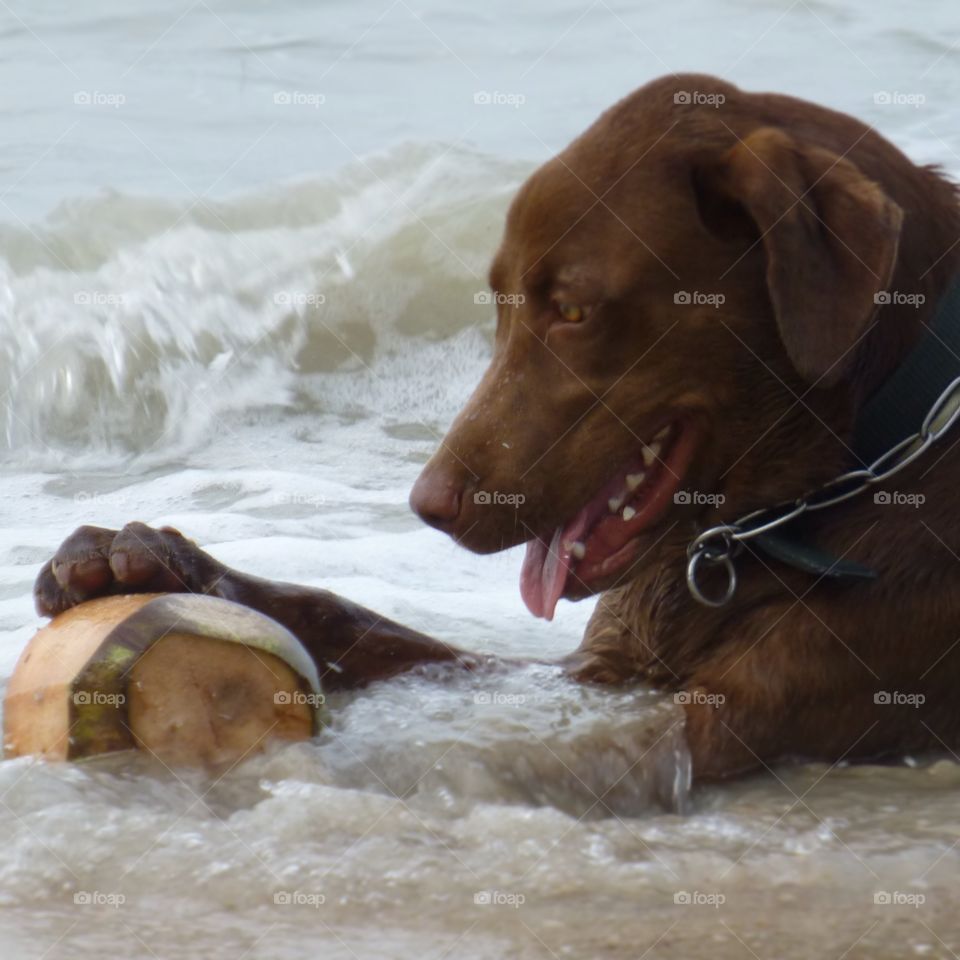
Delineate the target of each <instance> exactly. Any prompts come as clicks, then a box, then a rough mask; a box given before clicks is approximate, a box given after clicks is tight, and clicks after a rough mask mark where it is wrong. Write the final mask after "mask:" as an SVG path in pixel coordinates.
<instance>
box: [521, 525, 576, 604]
mask: <svg viewBox="0 0 960 960" xmlns="http://www.w3.org/2000/svg"><path fill="white" fill-rule="evenodd" d="M562 541H563V528H562V527H557V530H556V532H555V533H554V535H553V539H552V540H551V541H550V544H549V546H548V545H547V543H546V541H544V540H540V539H539V538H538V539H536V540H531V541H530V542H529V543H528V544H527V553H526V556H524V558H523V568H522V569H521V571H520V596H522V597H523V602H524V603H525V604H526V605H527V609H528V610H529V611H530V612H531V613H532V614H533V615H534V616H535V617H543V619H544V620H552V619H553V612H554V610H555V609H556V607H557V601H558V600H559V599H560V594H562V593H563V588H564V586H566V583H567V573H568V572H569V571H570V554H569V553H568V552H567V551H566V550H564V551H563V552H561V547H562Z"/></svg>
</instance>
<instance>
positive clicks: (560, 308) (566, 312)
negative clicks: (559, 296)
mask: <svg viewBox="0 0 960 960" xmlns="http://www.w3.org/2000/svg"><path fill="white" fill-rule="evenodd" d="M557 313H559V314H560V316H561V317H562V318H563V319H564V320H565V321H566V322H567V323H580V321H581V320H583V317H584V310H583V307H581V306H580V304H579V303H558V304H557Z"/></svg>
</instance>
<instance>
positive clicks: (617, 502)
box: [607, 497, 623, 513]
mask: <svg viewBox="0 0 960 960" xmlns="http://www.w3.org/2000/svg"><path fill="white" fill-rule="evenodd" d="M607 506H608V507H609V508H610V512H611V513H617V512H618V511H619V510H620V508H621V507H622V506H623V498H622V497H611V498H610V499H609V500H608V501H607Z"/></svg>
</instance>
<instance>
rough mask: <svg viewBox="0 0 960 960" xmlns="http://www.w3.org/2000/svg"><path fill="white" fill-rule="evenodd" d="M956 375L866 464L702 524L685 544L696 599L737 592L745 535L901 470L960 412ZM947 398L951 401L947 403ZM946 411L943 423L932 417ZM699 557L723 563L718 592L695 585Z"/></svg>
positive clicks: (717, 601)
mask: <svg viewBox="0 0 960 960" xmlns="http://www.w3.org/2000/svg"><path fill="white" fill-rule="evenodd" d="M958 393H960V377H957V378H956V379H955V380H953V381H952V382H951V383H950V385H949V386H948V387H947V388H946V389H945V390H944V391H943V393H941V394H940V396H939V397H938V398H937V399H936V401H935V402H934V404H933V406H932V407H931V408H930V410H929V411H928V412H927V415H926V416H925V417H924V418H923V423H922V424H921V426H920V429H919V430H918V431H917V432H916V433H914V434H913V435H912V436H909V437H905V438H904V439H903V440H901V441H900V442H899V443H897V444H896V445H894V446H893V447H891V448H890V449H889V450H887V452H886V453H884V454H882V455H881V456H879V457H877V459H876V460H874V462H873V463H871V464H870V466H869V467H865V468H863V469H860V470H850V471H849V472H847V473H844V474H841V475H840V476H839V477H834V479H833V480H830V481H828V482H827V483H825V484H824V485H823V486H822V487H819V488H818V489H816V490H813V491H811V492H810V493H808V494H805V495H804V496H802V497H800V498H799V499H797V500H788V501H784V502H783V503H779V504H777V505H776V506H773V507H763V508H761V509H760V510H754V511H752V512H751V513H748V514H745V515H744V516H742V517H740V519H739V520H735V521H733V522H732V523H724V524H720V525H718V526H716V527H710V528H709V529H708V530H704V531H703V533H701V534H700V535H699V536H697V537H696V539H694V540H693V541H691V543H690V546H688V547H687V587H688V588H689V590H690V593H691V594H692V595H693V597H694V599H695V600H698V601H699V602H700V603H702V604H705V605H706V606H708V607H722V606H723V605H724V604H725V603H727V602H728V601H729V600H730V599H731V598H732V597H733V595H734V594H735V593H736V592H737V571H736V567H735V565H734V563H733V560H734V557H736V556H737V555H738V554H739V553H740V552H741V551H742V550H743V544H744V542H746V541H749V540H752V539H753V538H754V537H758V536H760V534H762V533H767V532H769V531H770V530H776V529H777V528H778V527H782V526H783V525H784V524H787V523H790V522H791V521H792V520H796V519H797V517H799V516H801V515H802V514H805V513H812V512H813V511H815V510H825V509H826V508H827V507H833V506H836V505H837V504H838V503H843V502H844V501H845V500H849V499H851V497H855V496H857V495H858V494H861V493H863V492H864V490H867V489H869V488H870V487H872V486H875V485H876V484H878V483H883V481H885V480H889V479H890V478H891V477H893V476H895V475H896V474H898V473H899V472H900V471H901V470H905V469H906V468H907V467H908V466H910V464H911V463H913V462H914V460H917V459H918V458H919V457H921V456H923V454H924V453H926V451H927V450H929V449H930V447H931V446H933V444H935V443H936V442H937V441H938V440H940V439H941V437H943V436H944V435H945V434H946V433H948V432H949V430H950V428H951V427H952V426H953V425H954V424H955V423H956V421H957V419H958V418H960V395H958ZM951 401H956V402H954V403H953V406H952V408H951V407H950V403H951ZM944 413H946V414H947V416H946V419H945V420H944V421H943V422H942V423H937V421H938V420H939V419H940V418H941V417H942V416H943V415H944ZM703 563H707V564H710V565H711V566H722V567H723V568H724V570H725V572H726V574H727V587H726V590H725V591H724V593H723V594H722V596H719V597H709V596H707V595H706V594H705V593H704V592H703V590H702V589H701V588H700V584H699V583H698V582H697V574H698V572H699V571H700V569H701V565H702V564H703Z"/></svg>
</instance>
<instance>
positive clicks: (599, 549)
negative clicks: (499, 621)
mask: <svg viewBox="0 0 960 960" xmlns="http://www.w3.org/2000/svg"><path fill="white" fill-rule="evenodd" d="M696 439H697V437H696V431H695V430H694V429H693V427H692V426H690V425H689V424H685V423H683V422H681V421H674V422H672V423H669V424H668V425H667V426H665V427H663V428H662V429H661V430H658V431H657V433H656V434H654V435H653V436H652V438H651V439H650V440H649V441H647V442H646V443H644V444H642V445H641V448H640V451H639V453H638V454H637V456H636V457H634V458H633V459H632V460H631V461H630V462H629V463H627V464H625V465H624V466H623V467H622V468H621V469H620V470H618V471H617V473H616V474H614V476H613V477H611V479H610V480H609V481H608V482H607V483H606V484H604V486H603V487H602V488H601V489H600V490H599V491H598V492H597V493H596V494H595V495H594V496H593V497H592V498H591V499H590V500H589V502H588V503H587V504H585V505H584V506H583V507H582V508H581V509H580V511H579V512H578V513H577V515H576V516H575V517H574V518H573V519H572V520H570V521H569V522H568V523H567V524H566V525H564V526H561V527H557V529H556V531H555V532H554V534H553V536H552V538H551V539H550V541H549V542H547V541H546V540H544V539H542V538H539V537H538V538H536V539H534V540H531V541H529V543H527V553H526V556H525V557H524V560H523V569H522V570H521V572H520V594H521V596H522V597H523V602H524V603H525V604H526V605H527V609H528V610H529V611H530V612H531V613H532V614H533V615H534V616H535V617H543V618H544V619H545V620H552V619H553V614H554V610H555V609H556V606H557V601H558V600H559V599H560V598H561V597H566V598H567V599H579V598H581V597H586V596H589V595H590V594H592V593H596V592H597V591H598V590H601V589H604V587H605V586H608V585H611V584H612V582H613V581H614V579H615V577H616V575H617V574H620V573H622V572H623V571H624V570H625V569H627V568H628V567H629V566H630V565H631V564H632V563H633V562H634V561H635V560H636V558H637V553H638V551H639V549H640V535H641V534H642V533H644V532H645V531H646V530H647V529H648V528H649V527H650V526H651V525H652V524H654V523H656V522H657V520H659V519H660V517H661V516H662V515H663V513H664V512H665V511H666V510H667V508H668V507H669V506H670V504H672V503H673V500H674V494H675V493H676V491H677V488H678V487H679V486H680V483H681V481H682V479H683V476H684V474H685V472H686V470H687V467H688V466H689V463H690V459H691V457H692V456H693V452H694V448H695V446H696Z"/></svg>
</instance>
